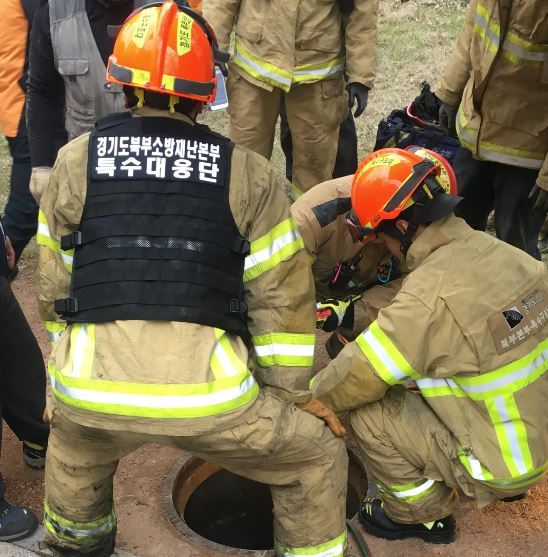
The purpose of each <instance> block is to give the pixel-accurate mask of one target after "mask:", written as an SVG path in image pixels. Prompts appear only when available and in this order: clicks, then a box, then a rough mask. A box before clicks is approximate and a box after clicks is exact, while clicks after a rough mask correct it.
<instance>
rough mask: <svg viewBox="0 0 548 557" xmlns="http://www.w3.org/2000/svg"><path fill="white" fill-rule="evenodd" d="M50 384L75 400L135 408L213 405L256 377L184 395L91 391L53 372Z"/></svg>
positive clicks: (243, 390)
mask: <svg viewBox="0 0 548 557" xmlns="http://www.w3.org/2000/svg"><path fill="white" fill-rule="evenodd" d="M50 380H51V384H52V387H53V388H54V389H55V390H56V391H58V392H59V393H60V394H62V395H65V396H67V397H69V398H72V399H74V400H82V401H85V402H92V403H97V404H113V405H118V406H133V407H137V408H166V409H167V408H197V407H206V406H214V405H216V404H222V403H225V402H230V401H232V400H235V399H237V398H239V397H241V396H242V395H244V394H245V393H247V392H248V391H249V390H251V389H252V388H253V387H254V386H255V379H254V378H253V376H252V375H250V376H249V377H247V378H246V379H245V381H243V382H242V383H241V384H240V385H238V386H236V387H231V388H229V389H224V390H222V391H217V392H214V393H209V394H205V395H183V396H163V395H158V396H154V395H138V394H131V393H115V392H107V391H94V390H90V389H79V388H76V387H68V386H66V385H63V384H62V383H60V382H57V379H56V378H55V376H54V375H52V374H50Z"/></svg>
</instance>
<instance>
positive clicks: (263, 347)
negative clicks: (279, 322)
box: [252, 333, 316, 367]
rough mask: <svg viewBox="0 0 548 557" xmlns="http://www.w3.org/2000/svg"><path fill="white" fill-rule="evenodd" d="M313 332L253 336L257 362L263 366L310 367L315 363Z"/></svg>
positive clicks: (314, 338)
mask: <svg viewBox="0 0 548 557" xmlns="http://www.w3.org/2000/svg"><path fill="white" fill-rule="evenodd" d="M315 340H316V337H315V335H313V334H296V333H266V334H264V335H260V336H255V337H253V338H252V342H253V346H254V348H255V355H256V358H257V363H258V364H259V365H260V366H261V367H268V366H288V367H298V366H302V367H308V366H312V364H313V363H314V344H315Z"/></svg>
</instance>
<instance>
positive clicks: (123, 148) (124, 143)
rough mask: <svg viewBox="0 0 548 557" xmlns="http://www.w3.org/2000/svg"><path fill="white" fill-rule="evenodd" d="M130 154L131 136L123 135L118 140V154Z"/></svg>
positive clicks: (123, 155) (125, 155)
mask: <svg viewBox="0 0 548 557" xmlns="http://www.w3.org/2000/svg"><path fill="white" fill-rule="evenodd" d="M128 155H129V137H128V136H127V135H125V136H122V137H120V138H119V140H118V156H119V157H127V156H128Z"/></svg>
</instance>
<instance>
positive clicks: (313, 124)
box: [227, 71, 348, 199]
mask: <svg viewBox="0 0 548 557" xmlns="http://www.w3.org/2000/svg"><path fill="white" fill-rule="evenodd" d="M227 91H228V99H229V107H228V113H229V115H230V127H229V137H230V139H231V141H233V142H234V143H236V144H238V145H241V146H243V147H247V148H248V149H251V150H252V151H255V152H256V153H259V154H260V155H262V156H263V157H265V158H267V159H270V157H271V156H272V148H273V145H274V135H275V131H276V122H277V121H278V116H279V114H280V108H281V102H282V97H283V99H284V102H285V110H286V114H287V122H288V124H289V129H290V130H291V135H292V138H293V168H292V184H291V191H292V197H293V198H294V199H296V198H297V197H299V195H300V194H302V193H303V192H305V191H307V190H309V189H310V188H312V187H313V186H315V185H316V184H319V183H320V182H325V181H326V180H331V177H332V175H333V169H334V167H335V159H336V156H337V146H338V142H339V129H340V127H341V123H342V122H343V121H344V119H345V118H346V115H347V113H348V95H347V94H346V91H345V89H344V79H343V76H342V74H341V75H339V76H337V77H335V78H333V79H324V80H322V81H318V82H316V83H306V84H301V85H297V86H295V87H292V88H291V90H290V91H289V92H287V93H284V92H283V91H282V90H281V89H279V88H277V87H274V89H273V90H272V91H267V90H266V89H262V88H261V87H258V86H256V85H253V84H252V83H249V81H247V80H246V79H244V78H243V77H241V76H240V75H239V74H238V73H237V72H236V71H231V72H229V76H228V81H227Z"/></svg>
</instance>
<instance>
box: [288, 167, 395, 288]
mask: <svg viewBox="0 0 548 557" xmlns="http://www.w3.org/2000/svg"><path fill="white" fill-rule="evenodd" d="M353 178H354V176H353V175H351V176H344V177H342V178H337V179H335V180H329V181H328V182H323V183H322V184H318V185H317V186H315V187H314V188H312V189H311V190H309V191H307V192H306V193H305V194H304V195H302V196H301V197H299V199H297V201H295V203H293V205H291V216H292V217H293V219H294V220H295V222H296V223H297V226H298V227H299V231H300V233H301V236H302V238H303V241H304V245H305V247H306V250H307V251H308V253H309V254H310V255H311V256H312V274H313V275H314V282H315V284H316V293H317V295H318V296H319V297H320V298H333V297H337V296H335V295H334V294H335V293H334V292H333V291H332V290H330V289H329V286H328V283H329V280H330V279H331V277H332V276H333V273H334V271H335V269H336V267H337V265H338V264H339V263H341V262H346V263H350V262H351V261H352V260H353V259H354V258H356V256H359V255H361V256H362V258H361V260H360V261H359V262H357V268H356V271H355V273H354V274H353V280H352V283H351V285H354V284H358V283H368V282H371V281H373V280H375V278H376V276H377V267H378V265H379V264H380V263H381V261H383V260H384V259H385V258H386V256H387V254H388V251H387V249H386V247H385V246H384V243H381V242H379V241H373V242H370V243H368V244H367V246H364V245H363V244H362V243H361V242H357V243H355V242H353V241H352V238H351V237H350V234H349V232H348V230H347V228H346V224H345V221H346V219H345V216H346V213H348V211H350V209H351V205H350V188H351V186H352V180H353ZM341 294H342V295H344V294H345V291H342V293H341Z"/></svg>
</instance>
